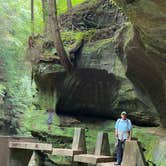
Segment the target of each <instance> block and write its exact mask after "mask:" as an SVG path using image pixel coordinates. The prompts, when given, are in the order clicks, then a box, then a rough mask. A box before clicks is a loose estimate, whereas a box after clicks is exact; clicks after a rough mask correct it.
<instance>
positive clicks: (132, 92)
mask: <svg viewBox="0 0 166 166" xmlns="http://www.w3.org/2000/svg"><path fill="white" fill-rule="evenodd" d="M86 5H87V6H89V8H87V7H85V6H86ZM86 5H84V7H81V6H78V7H77V8H76V9H74V11H73V13H74V14H73V16H72V21H73V24H74V27H76V29H79V31H80V30H90V29H93V30H94V33H93V35H91V36H88V37H89V38H88V40H87V39H86V42H85V43H84V46H83V48H82V50H81V51H80V52H79V54H78V55H77V59H76V63H75V66H76V68H75V71H74V72H73V73H70V74H68V73H66V72H65V71H64V69H63V68H62V67H61V65H60V64H55V63H51V62H44V61H42V62H41V61H40V62H38V64H37V65H36V66H35V68H34V79H35V81H36V84H37V86H38V90H39V91H54V90H55V91H56V94H57V107H56V110H57V112H58V113H65V114H70V115H71V114H74V115H77V116H83V115H84V116H97V117H102V118H112V119H116V118H118V117H119V114H120V112H121V111H123V110H125V111H127V112H128V113H129V118H131V119H132V120H133V122H134V123H135V124H139V125H149V126H156V125H159V113H161V111H160V110H159V113H158V112H157V111H156V108H158V107H157V105H156V103H157V102H158V103H160V104H161V107H162V106H164V105H163V101H162V100H161V101H160V98H158V100H157V101H156V100H155V99H156V98H153V96H152V93H151V91H154V92H155V94H156V96H158V97H161V96H162V93H164V91H161V88H162V87H159V85H160V83H161V82H160V81H161V78H159V77H160V76H159V75H157V71H156V66H154V63H155V62H153V61H152V60H151V58H150V56H146V54H145V53H146V48H145V45H144V43H143V42H142V39H141V36H140V32H139V28H135V27H133V25H132V24H131V23H130V22H129V23H128V22H127V18H125V17H124V16H123V14H122V12H121V11H120V10H119V9H118V8H117V7H115V6H114V5H112V4H111V3H110V2H109V3H108V1H107V0H98V1H96V3H94V4H92V3H91V2H86ZM77 11H79V12H77ZM104 15H106V17H104ZM107 16H109V17H107ZM70 18H71V17H70ZM100 18H104V20H103V19H101V20H103V22H102V23H101V24H99V22H101V20H100ZM68 19H69V17H68V15H64V16H62V25H63V27H64V28H65V27H68V28H69V29H70V24H69V20H68ZM89 19H90V21H89V22H90V23H91V24H89V22H88V23H87V20H89ZM70 20H71V19H70ZM80 24H81V25H80ZM96 25H98V26H96ZM151 62H153V63H151ZM162 64H163V63H162ZM42 66H44V67H42ZM53 66H54V67H53ZM126 73H127V76H126ZM146 73H148V74H146ZM128 77H129V78H130V80H131V81H132V82H131V81H130V80H129V79H128ZM152 78H155V79H154V80H153V79H152ZM145 83H146V84H145ZM147 83H151V84H150V85H149V84H147ZM48 85H49V86H48ZM145 85H146V86H145ZM147 85H148V86H147ZM154 87H155V89H153V88H154ZM150 90H151V91H150ZM160 92H161V93H160ZM159 95H160V96H159ZM154 100H155V102H154ZM154 105H155V106H154ZM163 108H164V107H163Z"/></svg>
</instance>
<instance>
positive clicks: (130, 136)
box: [128, 129, 132, 140]
mask: <svg viewBox="0 0 166 166" xmlns="http://www.w3.org/2000/svg"><path fill="white" fill-rule="evenodd" d="M131 138H132V129H131V130H130V131H129V137H128V140H131Z"/></svg>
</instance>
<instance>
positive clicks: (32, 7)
mask: <svg viewBox="0 0 166 166" xmlns="http://www.w3.org/2000/svg"><path fill="white" fill-rule="evenodd" d="M31 32H32V36H34V0H31Z"/></svg>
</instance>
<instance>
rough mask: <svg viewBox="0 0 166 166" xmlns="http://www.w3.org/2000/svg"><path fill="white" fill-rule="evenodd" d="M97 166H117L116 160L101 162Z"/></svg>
mask: <svg viewBox="0 0 166 166" xmlns="http://www.w3.org/2000/svg"><path fill="white" fill-rule="evenodd" d="M97 166H115V162H108V163H99V164H97Z"/></svg>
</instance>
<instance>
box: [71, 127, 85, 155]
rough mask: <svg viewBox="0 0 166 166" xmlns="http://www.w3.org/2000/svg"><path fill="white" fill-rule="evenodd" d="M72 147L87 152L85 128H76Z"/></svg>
mask: <svg viewBox="0 0 166 166" xmlns="http://www.w3.org/2000/svg"><path fill="white" fill-rule="evenodd" d="M72 149H73V150H81V151H83V152H84V153H87V149H86V141H85V129H82V128H75V132H74V137H73V143H72Z"/></svg>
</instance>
